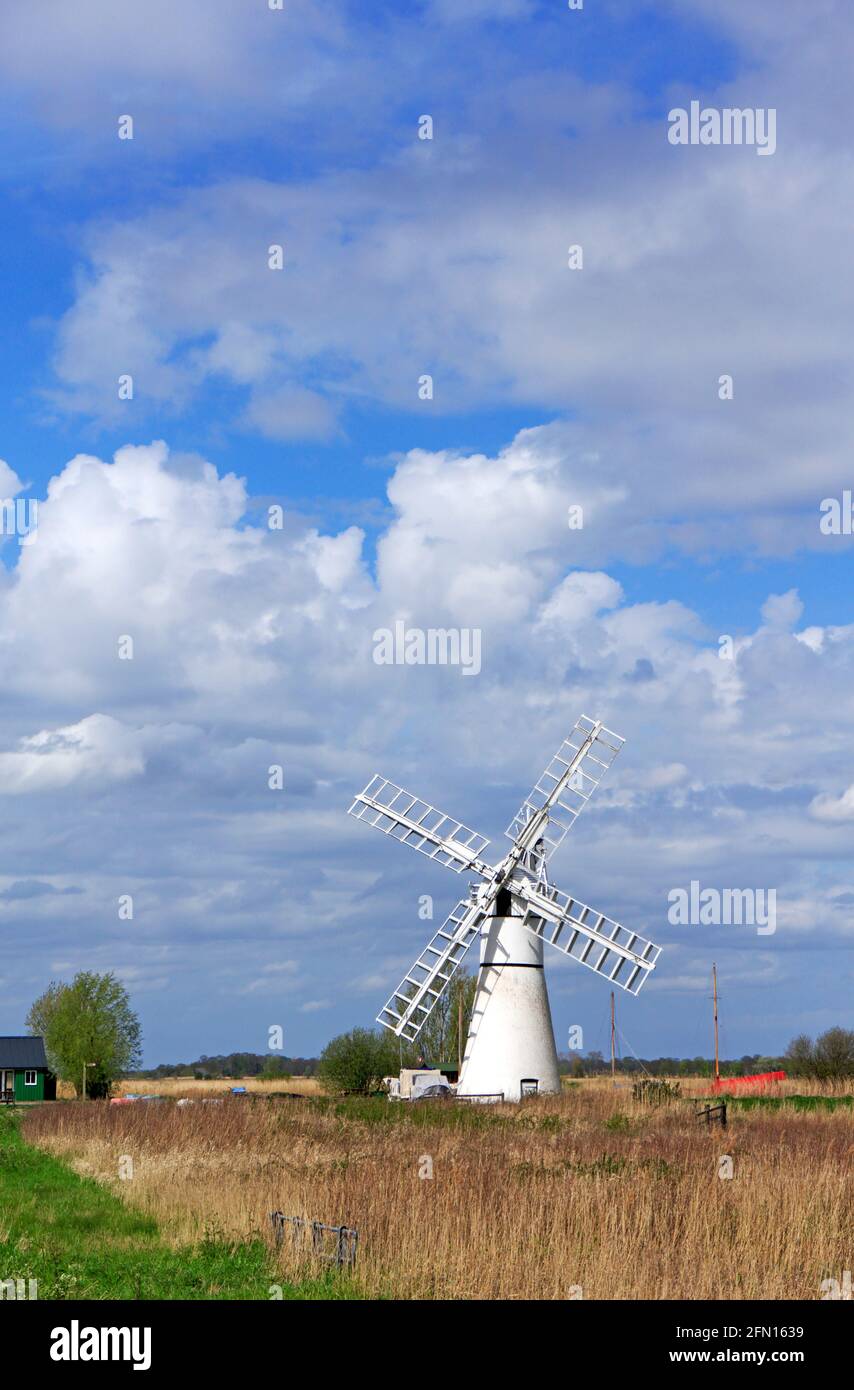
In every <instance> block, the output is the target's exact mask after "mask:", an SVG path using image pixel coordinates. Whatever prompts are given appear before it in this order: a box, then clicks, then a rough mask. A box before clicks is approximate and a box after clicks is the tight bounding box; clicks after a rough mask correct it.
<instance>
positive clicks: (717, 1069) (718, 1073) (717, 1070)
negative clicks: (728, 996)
mask: <svg viewBox="0 0 854 1390" xmlns="http://www.w3.org/2000/svg"><path fill="white" fill-rule="evenodd" d="M712 993H713V997H714V1001H715V1081H720V1079H721V1068H720V1062H719V1060H718V968H717V966H716V965H715V964H714V963H713V964H712Z"/></svg>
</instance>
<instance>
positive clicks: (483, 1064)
mask: <svg viewBox="0 0 854 1390" xmlns="http://www.w3.org/2000/svg"><path fill="white" fill-rule="evenodd" d="M624 742H625V740H624V739H622V738H621V737H620V735H619V734H615V733H612V732H611V730H610V729H606V728H605V727H604V725H603V724H602V723H601V722H600V721H599V720H595V719H588V718H587V716H586V715H582V716H581V718H580V719H579V720H578V722H577V724H576V725H575V727H574V728H573V730H572V732H571V733H570V734H569V736H568V737H567V738H566V739H564V741H563V743H562V744H561V746H560V748H559V749H558V751H557V753H556V754H555V756H554V757H553V758H552V760H551V762H550V763H549V764H548V766H547V767H546V769H545V771H544V772H543V774H542V776H541V777H540V779H539V781H538V782H537V783H536V785H535V786H534V788H533V789H532V791H531V792H530V794H529V795H528V796H527V797H526V798H525V800H524V801H523V802H522V805H521V806H520V808H519V810H518V811H517V813H516V815H515V816H514V817H513V819H512V821H511V822H510V825H509V826H508V828H507V830H506V832H505V834H506V836H507V838H508V839H509V840H510V841H511V842H512V845H511V849H510V852H509V853H508V854H507V855H505V857H504V858H503V859H502V860H501V862H500V863H499V864H498V865H497V866H496V867H495V868H493V867H492V865H490V864H489V863H487V861H486V860H485V859H483V858H482V855H483V851H484V850H485V848H486V846H487V845H488V844H489V841H488V840H486V839H484V837H483V836H482V835H478V834H477V832H476V831H474V830H470V829H469V828H468V826H465V825H463V824H462V823H461V822H460V821H457V820H454V819H452V817H450V816H446V815H444V814H443V813H442V812H441V811H438V810H437V809H436V808H435V806H431V805H429V803H428V802H426V801H421V800H420V799H419V798H418V797H417V796H414V795H413V794H412V793H411V792H407V791H404V789H403V788H402V787H398V786H396V785H395V783H394V782H389V781H388V780H387V779H386V778H383V777H379V776H375V777H373V778H372V779H371V781H370V782H369V783H368V785H367V786H366V787H365V790H364V791H362V792H360V793H359V795H358V796H357V797H356V799H355V801H354V802H353V804H352V806H351V807H350V815H352V816H355V817H356V818H357V820H364V821H367V822H368V824H369V825H374V826H376V827H377V829H378V830H382V831H383V833H384V834H386V835H390V836H391V837H392V839H395V840H399V841H400V842H401V843H402V844H405V845H411V846H412V847H413V849H417V850H419V851H420V853H422V854H426V855H427V857H428V858H429V859H433V860H435V861H436V862H437V863H440V864H444V865H445V866H446V868H449V869H451V870H453V872H454V873H458V874H460V873H470V874H476V875H477V876H478V880H479V881H478V882H477V883H476V884H473V885H471V886H470V890H469V895H468V896H467V897H465V898H462V899H461V900H460V901H459V902H458V903H457V905H456V907H455V908H454V909H453V911H452V912H450V913H449V914H448V916H447V917H446V919H445V921H444V922H443V923H442V925H441V927H440V928H439V930H438V931H437V932H436V934H435V935H434V936H433V937H432V939H431V940H430V941H429V942H428V943H427V945H426V946H425V947H424V950H423V951H422V952H421V954H420V956H419V957H418V959H417V960H416V961H415V963H414V964H413V965H412V966H411V968H410V969H409V970H408V971H407V973H406V975H405V976H404V978H403V980H402V981H401V982H400V985H399V986H398V988H397V989H396V990H395V991H394V993H393V994H392V995H391V997H390V999H389V1000H388V1002H387V1003H386V1005H385V1007H384V1008H383V1009H382V1010H381V1012H380V1013H379V1014H378V1016H377V1022H378V1023H381V1024H382V1025H383V1027H384V1028H388V1029H390V1030H391V1032H392V1033H394V1034H396V1036H398V1037H401V1038H406V1039H408V1040H410V1041H411V1040H412V1039H414V1038H415V1037H417V1035H418V1033H419V1031H420V1029H421V1028H422V1026H423V1024H424V1023H425V1022H426V1020H427V1019H428V1018H429V1016H430V1013H431V1012H432V1010H433V1009H434V1008H435V1006H436V1004H437V1003H438V1001H439V999H440V998H441V996H442V993H443V991H444V990H445V989H446V987H447V985H448V983H449V982H450V980H451V979H452V977H453V975H454V973H455V971H457V970H458V969H459V967H460V964H461V962H462V960H463V957H464V956H465V953H466V951H467V950H468V949H469V947H470V946H471V945H472V943H473V942H474V940H475V938H476V937H478V936H479V937H480V971H479V973H478V980H477V989H476V992H475V999H474V1007H473V1012H472V1020H471V1026H470V1028H469V1034H468V1039H467V1041H466V1049H465V1055H464V1058H463V1066H462V1071H461V1073H460V1081H459V1086H458V1088H457V1094H458V1095H460V1096H470V1097H483V1098H487V1097H488V1098H490V1099H497V1098H499V1097H500V1096H502V1095H503V1097H504V1099H505V1100H519V1099H520V1097H521V1096H522V1095H524V1094H528V1093H533V1092H537V1091H540V1092H549V1091H552V1092H555V1091H559V1090H560V1079H559V1076H558V1066H557V1052H556V1049H555V1041H554V1030H553V1028H552V1019H551V1011H550V1009H549V999H548V994H547V993H546V984H545V976H544V971H543V943H544V942H548V943H549V945H551V946H554V947H556V949H557V950H558V951H561V952H562V953H563V954H564V955H566V956H569V957H570V958H571V959H572V960H574V961H577V962H578V963H579V964H580V965H585V966H587V968H588V969H590V970H593V971H595V973H596V974H597V975H602V976H603V977H604V978H605V979H606V980H609V981H610V983H611V984H612V985H618V986H619V987H620V988H622V989H624V990H626V991H627V992H628V993H629V994H635V995H636V994H637V993H638V992H639V991H640V989H641V986H642V985H643V983H644V981H645V980H646V978H647V977H648V975H649V974H650V973H651V972H652V971H653V970H654V968H655V963H656V961H657V959H658V956H659V954H660V950H661V948H660V947H659V946H655V945H653V943H652V942H651V941H647V940H645V939H644V938H643V937H642V936H638V934H637V933H636V932H632V931H630V930H629V929H628V928H627V927H623V926H620V924H619V922H614V921H612V919H611V918H610V917H606V916H605V914H604V913H602V912H597V911H596V909H595V908H592V907H588V906H586V904H585V903H582V902H579V900H578V899H577V898H574V897H570V895H569V894H567V893H563V892H561V891H560V890H559V889H558V888H556V887H554V886H553V885H552V884H551V883H550V882H549V880H548V875H547V868H548V863H549V860H550V859H551V856H552V855H553V854H554V852H555V850H556V849H557V848H558V846H559V845H560V844H561V842H562V841H563V839H564V837H565V836H566V834H567V832H568V831H569V830H570V829H571V828H572V825H573V824H574V822H575V819H576V817H577V816H578V815H579V814H580V812H581V811H582V810H583V809H584V807H585V806H586V804H587V802H588V801H589V799H590V797H591V795H592V794H593V792H594V791H595V790H596V788H597V786H598V785H599V783H600V782H601V780H602V778H603V777H604V775H605V773H606V772H607V770H608V768H609V767H610V766H611V763H612V762H613V761H614V759H615V758H616V756H617V754H618V753H619V751H620V749H621V748H622V746H623V743H624Z"/></svg>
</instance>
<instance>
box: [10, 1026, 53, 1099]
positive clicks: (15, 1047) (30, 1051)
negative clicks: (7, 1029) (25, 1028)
mask: <svg viewBox="0 0 854 1390" xmlns="http://www.w3.org/2000/svg"><path fill="white" fill-rule="evenodd" d="M22 1100H56V1077H55V1076H54V1074H53V1072H52V1071H51V1070H50V1068H49V1067H48V1064H47V1057H46V1056H45V1050H44V1038H36V1037H26V1038H0V1101H5V1102H6V1103H10V1102H12V1101H22Z"/></svg>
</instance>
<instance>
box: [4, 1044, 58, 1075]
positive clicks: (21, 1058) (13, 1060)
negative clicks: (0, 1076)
mask: <svg viewBox="0 0 854 1390" xmlns="http://www.w3.org/2000/svg"><path fill="white" fill-rule="evenodd" d="M0 1067H29V1068H30V1070H32V1069H33V1068H34V1067H35V1068H39V1067H44V1068H45V1069H47V1057H46V1056H45V1054H44V1038H0Z"/></svg>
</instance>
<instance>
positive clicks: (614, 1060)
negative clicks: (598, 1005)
mask: <svg viewBox="0 0 854 1390" xmlns="http://www.w3.org/2000/svg"><path fill="white" fill-rule="evenodd" d="M616 1032H617V1029H616V1020H615V1017H614V991H613V990H611V1084H612V1085H613V1086H616V1084H617V1049H616Z"/></svg>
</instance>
